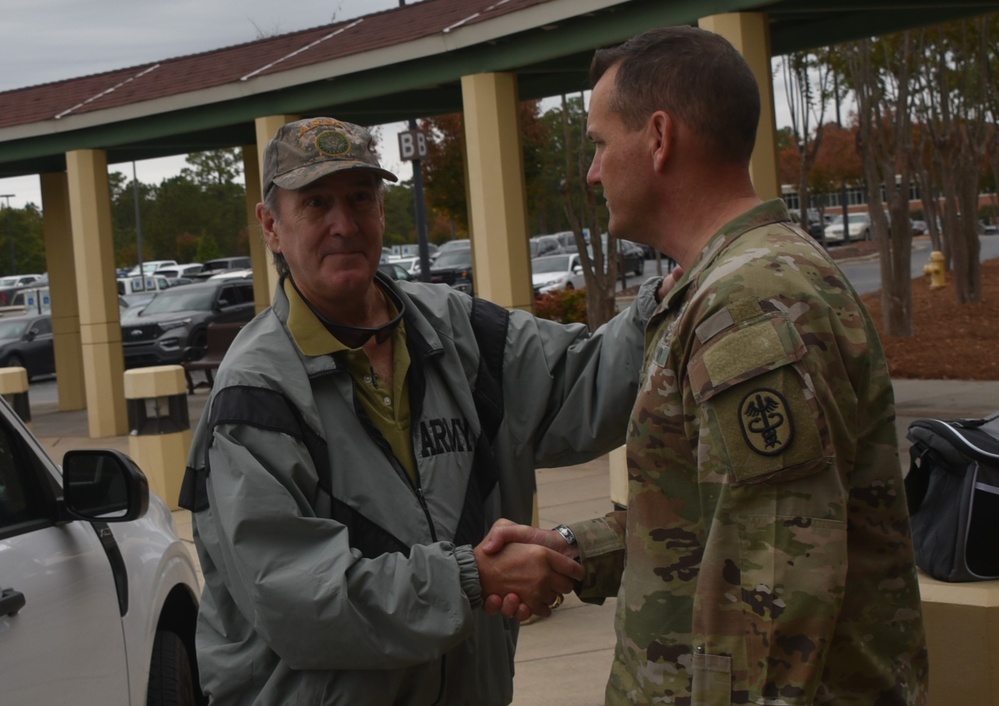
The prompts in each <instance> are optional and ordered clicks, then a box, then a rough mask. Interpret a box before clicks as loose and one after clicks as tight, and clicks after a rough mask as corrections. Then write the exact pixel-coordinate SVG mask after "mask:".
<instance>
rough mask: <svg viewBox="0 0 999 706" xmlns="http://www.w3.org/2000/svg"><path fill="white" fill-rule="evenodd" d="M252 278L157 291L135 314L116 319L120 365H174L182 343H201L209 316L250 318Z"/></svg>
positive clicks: (224, 319)
mask: <svg viewBox="0 0 999 706" xmlns="http://www.w3.org/2000/svg"><path fill="white" fill-rule="evenodd" d="M254 314H255V306H254V302H253V282H251V281H250V280H210V281H208V282H197V283H195V284H188V285H185V286H183V287H173V288H170V289H166V290H164V291H162V292H158V293H157V294H156V296H155V297H154V298H153V300H152V301H150V302H149V303H148V304H147V305H146V308H145V309H143V310H142V312H141V313H139V314H138V315H137V316H135V317H132V318H129V319H128V320H127V321H122V325H121V338H122V345H123V347H124V352H125V367H127V368H137V367H142V366H145V365H177V364H179V363H180V362H181V361H182V360H183V358H184V349H186V348H188V347H202V348H203V347H204V345H205V329H206V328H207V327H208V324H210V323H215V322H228V321H235V322H246V321H249V320H250V319H252V318H253V316H254Z"/></svg>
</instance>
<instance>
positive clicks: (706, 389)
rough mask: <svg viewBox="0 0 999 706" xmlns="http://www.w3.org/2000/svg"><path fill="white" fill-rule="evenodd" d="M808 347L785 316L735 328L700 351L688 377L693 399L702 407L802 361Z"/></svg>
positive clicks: (774, 316) (695, 356)
mask: <svg viewBox="0 0 999 706" xmlns="http://www.w3.org/2000/svg"><path fill="white" fill-rule="evenodd" d="M804 352H805V345H804V343H803V342H802V340H801V337H800V336H799V335H798V332H797V331H796V330H795V329H794V327H793V326H792V325H791V324H790V323H789V322H788V321H787V320H786V319H784V318H783V317H782V316H779V315H773V316H768V317H766V318H763V319H757V320H756V321H755V322H753V323H750V324H748V325H739V326H733V327H732V328H731V329H730V330H728V331H725V332H723V333H721V334H719V335H718V336H716V337H715V338H714V339H712V340H711V341H710V342H708V343H707V344H706V345H704V346H703V347H702V348H701V349H700V350H699V351H697V352H696V353H695V354H694V355H693V357H692V358H691V361H690V365H689V367H688V370H687V375H688V377H689V379H690V385H691V389H692V391H693V394H694V398H695V399H696V400H697V402H698V403H700V404H703V403H704V402H706V401H707V400H709V399H711V397H713V396H714V395H716V394H718V393H720V392H723V391H725V390H727V389H729V388H730V387H733V386H735V385H738V384H740V383H742V382H745V381H746V380H750V379H752V378H754V377H757V376H758V375H761V374H762V373H765V372H768V371H770V370H775V369H777V368H779V367H781V366H784V365H789V364H791V363H794V362H795V361H797V360H800V359H801V357H802V356H803V355H804Z"/></svg>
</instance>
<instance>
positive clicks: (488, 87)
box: [461, 73, 533, 311]
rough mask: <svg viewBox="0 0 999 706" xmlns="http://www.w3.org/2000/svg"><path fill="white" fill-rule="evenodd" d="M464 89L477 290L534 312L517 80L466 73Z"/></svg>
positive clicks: (505, 303) (510, 305) (481, 295)
mask: <svg viewBox="0 0 999 706" xmlns="http://www.w3.org/2000/svg"><path fill="white" fill-rule="evenodd" d="M461 93H462V103H463V106H464V119H465V143H466V146H467V154H468V194H469V199H468V213H469V221H470V223H469V225H470V230H471V233H472V255H473V258H474V260H473V279H474V282H475V293H476V294H477V295H478V296H480V297H482V298H484V299H489V300H490V301H492V302H495V303H496V304H500V305H501V306H505V307H507V308H513V309H524V310H526V311H531V310H532V307H533V289H532V287H531V263H530V249H529V248H528V243H527V197H526V187H525V185H524V158H523V152H522V150H521V140H520V128H519V124H518V112H517V106H518V98H517V78H516V76H515V75H514V74H507V73H489V74H475V75H471V76H462V78H461Z"/></svg>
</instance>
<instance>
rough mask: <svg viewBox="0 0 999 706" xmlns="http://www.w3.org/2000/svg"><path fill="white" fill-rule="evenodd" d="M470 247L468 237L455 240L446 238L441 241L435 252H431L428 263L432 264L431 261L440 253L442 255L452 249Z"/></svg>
mask: <svg viewBox="0 0 999 706" xmlns="http://www.w3.org/2000/svg"><path fill="white" fill-rule="evenodd" d="M471 248H472V241H471V240H469V239H468V238H458V239H457V240H446V241H444V242H443V243H441V245H440V247H438V248H437V252H435V253H433V254H431V256H430V264H431V265H433V263H434V262H435V261H436V260H437V258H439V257H440V256H441V255H443V254H444V253H446V252H450V251H452V250H471Z"/></svg>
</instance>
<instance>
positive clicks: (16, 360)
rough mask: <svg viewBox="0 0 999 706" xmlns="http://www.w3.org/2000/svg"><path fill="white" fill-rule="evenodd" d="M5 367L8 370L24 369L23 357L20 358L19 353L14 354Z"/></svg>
mask: <svg viewBox="0 0 999 706" xmlns="http://www.w3.org/2000/svg"><path fill="white" fill-rule="evenodd" d="M4 367H6V368H23V367H24V359H23V358H21V356H19V355H18V354H17V353H12V354H11V356H10V357H9V358H7V361H6V362H5V363H4Z"/></svg>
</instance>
